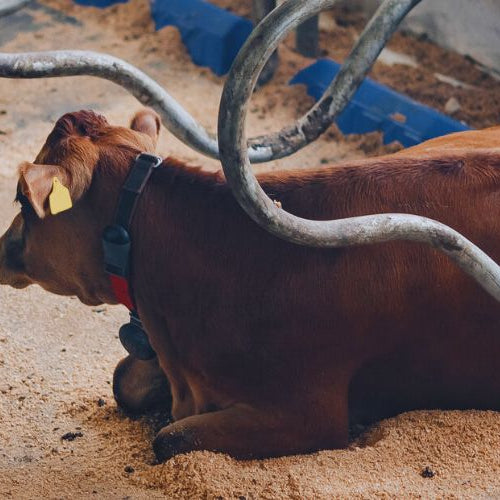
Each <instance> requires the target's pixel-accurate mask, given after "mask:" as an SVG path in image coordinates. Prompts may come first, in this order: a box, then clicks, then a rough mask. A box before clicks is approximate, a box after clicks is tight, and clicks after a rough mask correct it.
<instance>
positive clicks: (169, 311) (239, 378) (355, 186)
mask: <svg viewBox="0 0 500 500" xmlns="http://www.w3.org/2000/svg"><path fill="white" fill-rule="evenodd" d="M145 117H146V118H147V114H145ZM146 118H143V119H142V120H141V119H138V120H136V122H135V125H134V124H133V126H134V129H135V130H139V131H142V132H144V133H139V132H131V131H127V130H126V129H121V128H118V127H110V126H108V125H107V124H106V125H102V126H101V128H99V127H98V129H99V130H100V131H101V132H99V133H97V134H94V138H93V139H92V140H91V141H90V142H89V144H88V147H89V148H90V147H92V148H94V149H93V150H92V151H93V154H94V153H96V152H97V153H96V154H97V155H98V158H99V159H98V161H97V164H96V165H93V166H92V168H93V169H94V174H93V180H92V183H91V186H90V188H88V189H87V191H86V193H85V194H84V195H83V196H82V197H81V199H80V200H79V201H78V202H77V203H76V205H75V207H74V208H73V209H72V210H70V211H68V212H67V213H66V214H65V215H61V216H55V217H46V218H45V219H43V220H37V221H32V228H31V233H30V234H29V235H28V236H27V237H26V240H29V238H30V237H31V238H36V243H35V242H34V240H33V242H32V243H31V247H33V246H34V245H38V248H41V247H43V245H44V238H46V237H47V236H44V235H46V234H47V233H46V232H45V231H46V227H48V226H47V224H48V223H49V221H50V220H51V219H52V224H53V225H54V226H58V225H59V226H60V225H61V224H63V221H64V220H66V219H68V221H69V222H68V224H70V223H74V222H75V220H77V221H78V220H80V219H74V218H76V217H80V218H84V216H85V214H89V213H92V218H93V219H92V220H93V226H92V227H88V225H89V224H90V222H89V221H88V217H87V219H85V220H86V221H87V222H86V224H87V226H84V227H85V231H87V233H86V234H87V239H88V240H89V242H90V243H89V250H88V251H89V252H90V254H89V256H87V257H86V260H85V259H83V261H85V262H83V261H82V262H77V263H72V264H71V265H72V266H80V267H82V266H83V267H85V266H86V267H85V269H86V271H85V273H83V272H80V274H79V277H78V278H75V280H76V281H78V287H79V288H85V287H90V286H92V287H94V290H93V291H85V292H82V296H85V297H90V296H92V297H94V298H95V301H98V298H99V297H103V300H106V301H108V302H113V297H111V296H110V290H109V286H108V285H107V284H105V275H104V273H103V267H102V254H101V253H100V250H98V249H97V248H98V241H99V235H100V232H101V231H102V228H103V227H104V226H105V225H106V224H108V223H110V222H111V220H112V217H113V210H114V206H115V204H116V199H117V195H118V192H119V188H120V186H121V184H122V183H123V180H124V177H125V175H126V172H127V169H128V168H129V167H130V165H131V163H132V161H133V158H134V157H135V155H136V154H137V152H138V151H140V150H141V149H147V148H149V149H151V147H152V142H151V141H149V142H148V140H149V136H151V138H153V141H154V140H155V137H153V136H154V134H155V132H156V133H157V130H156V131H154V130H153V129H154V127H153V126H152V122H151V119H152V118H151V116H150V117H149V122H148V123H146V124H144V122H143V120H144V119H146ZM103 130H106V133H104V132H102V131H103ZM133 134H136V135H133ZM146 136H147V137H146ZM499 142H500V128H493V129H489V130H485V131H481V132H467V133H462V134H456V135H452V136H448V137H445V138H441V139H437V140H433V141H429V142H427V143H425V144H423V145H420V146H418V147H415V148H412V149H408V150H405V151H402V152H400V153H398V154H396V155H391V156H386V157H382V158H376V159H369V160H364V161H360V162H356V163H352V164H349V165H339V166H332V167H322V168H321V169H318V170H313V171H294V172H285V171H283V172H277V173H272V174H265V175H262V176H260V177H259V180H260V182H261V184H262V186H263V187H264V189H265V191H266V192H267V193H268V194H269V195H270V196H271V197H272V198H273V199H275V200H278V201H280V202H281V204H282V206H283V208H284V209H285V210H287V211H289V212H291V213H294V214H296V215H299V216H302V217H306V218H311V219H320V220H327V219H336V218H341V217H352V216H358V215H367V214H374V213H383V212H400V213H413V214H418V215H423V216H426V217H430V218H433V219H437V220H439V221H441V222H443V223H445V224H448V225H449V226H451V227H452V228H454V229H456V230H457V231H459V232H461V233H462V234H463V235H464V236H466V237H467V238H469V239H470V240H472V241H473V242H474V243H476V244H477V245H478V246H479V247H480V248H482V249H483V250H484V251H485V252H486V253H488V254H489V255H490V256H491V257H492V258H493V259H494V260H495V261H497V262H500V237H499V231H500V150H499V149H498V148H497V144H498V143H499ZM60 147H61V142H60V141H59V140H54V141H53V142H52V143H51V141H49V142H48V144H47V145H46V146H45V147H44V150H42V153H41V155H42V158H39V159H38V160H37V161H38V162H39V163H40V162H43V163H51V164H56V165H59V164H64V165H68V163H64V161H65V159H64V158H62V159H61V158H59V161H60V162H59V163H58V162H57V160H58V157H57V151H55V150H56V149H57V148H60ZM65 154H66V155H71V151H70V150H68V151H66V153H65ZM88 157H92V154H89V155H88ZM61 161H62V163H61ZM70 164H71V162H70ZM71 165H73V164H71ZM74 165H75V166H72V167H71V168H72V169H73V168H80V167H77V166H76V163H75V164H74ZM56 222H57V224H56ZM33 227H36V228H38V229H36V230H33ZM56 229H57V228H56ZM56 229H54V231H56ZM66 230H67V229H66ZM79 238H82V234H81V232H80V236H79ZM132 241H133V256H132V279H131V281H132V285H133V289H134V295H135V299H136V301H137V304H138V309H139V313H140V315H141V318H142V320H143V323H144V325H145V327H146V329H147V331H148V335H149V337H150V341H151V343H152V345H153V347H154V348H155V350H156V352H157V353H158V358H159V362H160V365H161V367H162V369H163V371H164V373H165V374H166V375H167V378H168V381H169V384H170V389H171V392H172V415H173V417H174V419H175V420H176V421H175V423H173V424H171V425H169V426H167V427H165V428H164V429H163V430H162V431H161V432H160V434H159V435H158V437H157V438H156V440H155V444H154V445H155V451H156V453H157V455H158V457H159V459H166V458H168V457H170V456H172V455H174V454H175V453H178V452H185V451H191V450H194V449H211V450H218V451H224V452H228V453H231V454H233V455H234V456H237V457H255V456H274V455H281V454H288V453H299V452H306V451H310V450H314V449H320V448H327V447H339V446H344V445H345V444H346V443H347V435H348V414H349V409H348V404H349V406H350V415H351V417H353V418H356V419H363V420H365V419H373V418H378V417H381V416H386V415H392V414H395V413H397V412H400V411H404V410H407V409H413V408H466V407H474V408H490V409H497V410H498V409H500V375H499V374H498V366H497V365H498V358H499V356H500V307H499V305H498V303H496V302H495V301H494V299H492V298H491V297H490V296H488V295H487V294H486V293H485V292H484V291H483V290H482V289H481V288H480V287H479V286H478V285H477V284H476V283H475V282H473V281H472V280H471V279H470V278H469V277H467V276H466V275H465V274H463V273H462V272H461V271H460V270H459V269H458V268H457V267H456V266H454V265H453V264H452V263H451V262H450V261H449V260H448V258H447V257H445V256H443V255H442V254H440V253H438V252H437V251H436V250H433V249H432V248H430V247H427V246H424V245H420V244H415V243H406V242H398V243H388V244H378V245H372V246H365V247H356V248H346V249H314V248H304V247H300V246H296V245H293V244H290V243H287V242H284V241H281V240H279V239H277V238H275V237H273V236H271V235H270V234H268V233H266V232H265V231H264V230H263V229H261V228H260V227H258V226H257V225H256V224H255V223H254V222H253V221H251V220H250V218H249V217H248V216H247V215H246V214H245V213H244V212H243V211H242V209H241V208H240V207H239V206H238V204H237V203H236V202H235V200H234V198H233V197H232V195H231V193H230V191H229V189H228V188H227V186H226V184H225V182H224V180H223V178H222V175H221V174H219V173H214V174H212V173H206V172H203V171H201V170H200V169H196V168H191V167H187V166H186V165H184V164H183V163H181V162H179V161H176V160H174V159H169V158H168V159H166V160H165V161H164V163H163V166H162V167H161V168H159V169H158V170H157V171H155V172H154V174H153V176H152V178H151V179H150V181H149V183H148V186H147V188H146V190H145V192H144V194H143V196H142V197H141V199H140V201H139V205H138V209H137V212H136V215H135V217H134V221H133V226H132ZM8 243H9V241H8V237H7V236H4V238H3V239H2V252H3V254H2V255H3V257H2V258H3V261H2V262H3V266H2V268H5V267H7V264H6V257H5V253H6V250H5V248H7V246H8ZM27 245H28V246H29V245H30V244H28V243H27ZM31 253H32V255H35V252H34V251H32V252H31ZM45 253H46V252H45ZM45 253H43V252H42V255H45ZM60 259H61V257H60ZM52 265H55V264H52ZM60 265H61V266H64V265H65V264H64V262H61V263H60ZM65 269H66V270H65V272H66V273H70V274H71V273H73V274H75V273H78V272H79V268H78V267H74V268H72V269H70V268H69V267H66V268H65ZM10 273H11V275H15V276H18V275H19V273H18V272H17V274H16V272H14V271H12V269H11V270H10ZM63 274H64V273H63ZM83 274H85V276H89V275H90V276H92V277H96V276H98V278H95V279H94V281H93V282H92V284H90V283H87V282H86V281H85V279H84V278H82V277H81V275H83ZM26 275H27V273H26V272H24V275H23V276H24V278H25V279H27V278H26ZM0 276H4V277H3V278H2V281H3V282H4V283H8V279H7V278H5V271H4V270H2V274H1V275H0ZM28 278H29V276H28ZM10 279H11V281H12V282H14V281H15V280H14V278H12V277H11V278H10ZM32 281H33V279H32ZM34 281H37V280H34ZM37 282H40V281H39V280H38V281H37ZM10 284H12V283H10ZM42 284H43V283H42ZM58 286H59V288H57V287H56V286H53V287H52V288H57V290H56V292H57V293H64V292H61V288H64V287H63V285H61V284H58ZM46 288H48V289H51V288H50V287H48V286H47V287H46ZM72 290H73V289H71V290H70V288H68V293H75V292H74V291H72ZM89 302H91V301H89ZM129 362H130V360H129V361H127V364H126V365H127V366H128V363H129ZM136 370H137V369H136ZM125 371H126V369H125V365H122V367H121V368H120V373H122V372H125ZM130 373H132V372H130ZM120 376H121V375H120ZM131 377H132V376H131ZM134 377H135V375H134ZM156 377H157V376H156ZM155 380H156V382H155V384H156V385H157V386H158V387H160V386H161V383H160V382H158V380H157V378H156V379H155ZM118 386H119V383H118V384H117V387H118ZM162 390H163V392H165V390H166V389H165V388H164V387H163V389H162ZM120 391H121V392H123V394H120V396H119V397H117V400H118V401H122V400H123V401H125V400H126V397H127V394H126V390H121V389H120ZM120 391H118V392H120Z"/></svg>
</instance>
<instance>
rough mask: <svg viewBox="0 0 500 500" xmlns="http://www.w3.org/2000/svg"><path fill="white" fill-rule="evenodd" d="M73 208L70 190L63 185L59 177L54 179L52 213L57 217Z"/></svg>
mask: <svg viewBox="0 0 500 500" xmlns="http://www.w3.org/2000/svg"><path fill="white" fill-rule="evenodd" d="M72 206H73V203H72V201H71V196H70V194H69V190H68V188H67V187H66V186H64V185H63V184H61V183H60V182H59V179H58V178H57V177H54V179H52V192H51V193H50V195H49V207H50V213H51V214H52V215H56V214H58V213H60V212H64V211H65V210H69V209H70V208H71V207H72Z"/></svg>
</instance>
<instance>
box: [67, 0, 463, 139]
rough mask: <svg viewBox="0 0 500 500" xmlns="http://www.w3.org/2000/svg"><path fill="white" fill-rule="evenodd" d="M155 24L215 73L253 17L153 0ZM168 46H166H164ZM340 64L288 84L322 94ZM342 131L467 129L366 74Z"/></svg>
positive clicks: (404, 134) (101, 0)
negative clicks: (171, 30) (176, 34)
mask: <svg viewBox="0 0 500 500" xmlns="http://www.w3.org/2000/svg"><path fill="white" fill-rule="evenodd" d="M75 2H77V3H79V4H82V5H93V6H96V7H107V6H109V5H111V4H114V3H124V2H127V0H75ZM151 14H152V16H153V18H154V21H155V25H156V29H157V30H159V29H161V28H163V27H164V26H176V27H177V28H178V29H179V31H180V33H181V36H182V40H183V42H184V44H185V45H186V47H187V49H188V51H189V54H190V56H191V58H192V60H193V62H194V63H195V64H198V65H199V66H208V67H209V68H210V69H211V70H212V71H213V72H214V73H216V74H217V75H223V74H225V73H227V72H228V71H229V68H230V67H231V64H232V62H233V60H234V58H235V57H236V54H237V53H238V51H239V50H240V48H241V47H242V45H243V44H244V43H245V40H246V39H247V37H248V35H249V34H250V33H251V31H252V23H251V22H250V21H248V20H246V19H243V18H241V17H238V16H236V15H234V14H231V13H230V12H227V11H226V10H224V9H221V8H219V7H216V6H215V5H212V4H210V3H208V2H206V1H204V0H151ZM166 50H167V48H166ZM339 69H340V64H338V63H336V62H334V61H332V60H330V59H320V60H319V61H317V62H315V63H314V64H312V65H311V66H309V67H307V68H306V69H304V70H302V71H300V72H299V73H298V74H297V75H296V76H295V77H294V78H293V79H292V80H291V81H290V84H291V85H293V84H298V83H302V84H305V85H306V86H307V91H308V93H309V95H311V96H312V97H314V98H315V99H319V98H320V97H321V96H322V95H323V93H324V91H325V90H326V88H327V87H328V85H329V84H330V82H331V81H332V80H333V78H334V77H335V75H336V74H337V73H338V71H339ZM337 124H338V126H339V127H340V129H341V130H342V132H343V133H344V134H364V133H367V132H373V131H375V130H380V131H382V132H383V134H384V142H385V143H386V144H387V143H390V142H393V141H399V142H400V143H401V144H403V146H405V147H408V146H413V145H415V144H419V143H420V142H423V141H425V140H427V139H432V138H433V137H439V136H442V135H446V134H449V133H452V132H458V131H462V130H469V127H468V126H467V125H464V124H463V123H460V122H458V121H456V120H453V119H452V118H449V117H448V116H446V115H444V114H442V113H439V112H437V111H436V110H434V109H432V108H430V107H427V106H424V105H423V104H420V103H418V102H416V101H413V100H412V99H410V98H408V97H406V96H404V95H402V94H399V93H398V92H395V91H394V90H391V89H390V88H389V87H386V86H385V85H381V84H379V83H376V82H375V81H373V80H371V79H370V78H367V79H366V80H365V81H364V82H363V83H362V84H361V86H360V88H359V89H358V92H357V93H356V94H355V96H354V98H353V99H352V101H351V102H350V103H349V105H348V106H347V108H346V109H345V110H344V112H343V113H342V114H341V115H340V117H339V118H338V120H337Z"/></svg>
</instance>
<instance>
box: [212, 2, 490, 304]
mask: <svg viewBox="0 0 500 500" xmlns="http://www.w3.org/2000/svg"><path fill="white" fill-rule="evenodd" d="M333 3H334V0H310V1H308V2H302V1H301V0H297V1H295V0H292V1H290V2H287V3H285V4H283V5H282V6H281V7H280V8H278V9H276V10H275V11H273V12H272V13H271V14H270V15H269V16H268V17H267V18H266V19H265V20H264V21H263V22H262V23H261V24H260V25H259V26H258V27H257V28H256V29H255V30H254V32H253V33H252V35H251V36H250V38H249V39H248V41H247V43H246V44H245V46H244V47H243V48H242V50H241V51H240V53H239V54H238V57H237V58H236V60H235V62H234V64H233V67H232V68H231V71H230V73H229V76H228V79H227V81H226V85H225V87H224V91H223V94H222V100H221V107H220V111H219V129H218V130H219V145H220V153H221V161H222V165H223V168H224V173H225V175H226V178H227V181H228V183H229V185H230V186H231V188H232V190H233V193H234V195H235V196H236V198H237V199H238V201H239V203H240V204H241V206H242V207H243V208H244V209H245V210H246V212H247V213H248V214H249V215H250V217H251V218H252V219H254V220H255V221H256V222H257V223H258V224H260V225H261V226H262V227H263V228H265V229H267V230H268V231H269V232H271V233H273V234H274V235H276V236H278V237H280V238H283V239H285V240H288V241H291V242H294V243H297V244H300V245H307V246H314V247H345V246H351V245H366V244H370V243H381V242H387V241H393V240H408V241H416V242H421V243H427V244H429V245H431V246H433V247H434V248H437V249H439V250H441V251H442V252H444V253H445V254H446V255H448V256H449V257H450V258H451V259H452V260H453V261H454V262H455V263H456V264H457V265H458V266H459V267H460V268H461V269H462V270H463V271H465V272H466V273H468V274H469V275H470V276H472V277H473V278H474V279H475V280H476V281H477V282H478V283H479V284H480V285H481V286H482V287H483V288H484V289H485V290H486V291H487V292H488V293H490V294H491V295H492V296H493V297H495V298H496V299H497V300H499V301H500V267H499V266H498V265H497V264H496V263H495V262H494V261H493V260H492V259H491V258H490V257H488V256H487V255H486V254H485V253H484V252H483V251H482V250H480V249H479V248H478V247H476V246H475V245H474V244H472V243H471V242H470V241H469V240H467V239H466V238H464V237H463V236H462V235H461V234H460V233H458V232H456V231H454V230H453V229H451V228H450V227H448V226H445V225H444V224H441V223H439V222H437V221H435V220H431V219H427V218H425V217H419V216H416V215H408V214H378V215H370V216H363V217H353V218H348V219H339V220H333V221H312V220H306V219H302V218H300V217H296V216H294V215H292V214H290V213H288V212H286V211H285V210H282V209H280V208H278V207H277V206H276V205H275V204H274V203H273V202H272V201H271V200H270V199H269V198H268V196H267V195H266V194H265V193H264V191H263V190H262V188H261V187H260V185H259V183H258V182H257V179H256V178H255V176H254V175H253V173H252V170H251V167H250V162H249V159H248V148H247V140H246V138H245V117H246V113H247V106H248V100H249V98H250V96H251V94H252V91H253V88H254V86H255V82H256V79H257V76H258V74H259V72H260V70H261V69H262V67H263V65H264V64H265V62H266V61H267V58H268V57H269V56H270V54H272V52H273V50H274V49H275V47H276V45H277V43H278V42H279V40H280V39H281V38H283V37H284V36H285V35H286V33H287V32H288V31H290V30H291V29H293V28H295V27H296V26H297V25H298V24H299V23H300V22H301V21H302V20H303V19H304V18H306V17H307V16H309V15H314V14H316V13H318V12H319V11H320V10H321V9H322V8H324V7H329V6H331V5H332V4H333ZM416 3H418V2H416V1H410V0H385V2H384V3H383V5H382V6H381V7H380V9H379V10H378V11H377V13H376V15H375V16H374V18H373V19H372V21H371V22H370V23H369V25H368V26H367V28H366V30H365V34H366V33H367V32H373V31H374V30H376V29H377V26H384V25H387V23H389V24H390V23H391V20H392V19H394V17H395V16H396V17H398V16H401V15H403V12H406V11H407V10H409V8H410V6H412V5H415V4H416ZM362 38H363V37H362ZM360 43H361V40H360ZM376 45H377V48H376V49H375V48H370V47H366V50H367V51H368V52H370V51H371V53H370V57H373V58H374V57H376V54H374V52H376V51H378V50H379V48H378V47H379V46H380V44H379V43H377V44H376ZM358 47H359V44H358ZM358 47H357V48H358ZM357 48H356V49H354V54H353V55H354V57H351V58H350V60H349V61H348V63H347V64H348V65H350V67H351V68H358V67H359V66H363V60H361V61H360V59H363V54H364V53H365V52H363V51H357V52H356V50H357ZM347 64H346V65H347ZM349 78H352V76H349V69H348V68H347V69H345V66H344V68H343V71H342V72H341V74H340V75H339V76H338V77H337V80H336V81H335V82H334V84H333V88H335V87H336V84H337V82H338V80H342V79H344V80H345V79H349ZM345 99H349V95H346V94H345V93H340V94H339V96H337V97H331V98H328V97H327V98H326V100H325V99H322V100H321V101H319V103H318V106H317V107H316V109H317V111H318V112H320V111H321V110H323V109H324V108H325V107H326V106H329V107H330V108H331V107H332V106H336V105H337V104H335V103H336V102H338V101H339V100H341V101H343V100H345Z"/></svg>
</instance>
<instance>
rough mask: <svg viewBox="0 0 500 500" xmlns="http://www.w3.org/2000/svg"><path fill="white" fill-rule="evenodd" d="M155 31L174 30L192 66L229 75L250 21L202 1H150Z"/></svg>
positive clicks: (247, 31)
mask: <svg viewBox="0 0 500 500" xmlns="http://www.w3.org/2000/svg"><path fill="white" fill-rule="evenodd" d="M151 13H152V15H153V19H154V20H155V24H156V29H160V28H163V27H164V26H170V25H172V26H176V27H177V28H178V29H179V31H180V33H181V37H182V41H183V42H184V44H185V45H186V47H187V49H188V51H189V54H190V55H191V58H192V59H193V62H194V63H195V64H198V65H200V66H208V67H210V69H212V71H213V72H214V73H215V74H217V75H223V74H225V73H227V72H228V71H229V68H230V67H231V64H232V62H233V60H234V58H235V57H236V54H237V53H238V51H239V50H240V48H241V47H242V46H243V44H244V43H245V40H246V39H247V37H248V35H249V34H250V33H251V31H252V29H253V25H252V23H251V22H250V21H248V20H246V19H243V18H241V17H238V16H235V15H234V14H231V13H230V12H227V11H226V10H224V9H221V8H219V7H216V6H215V5H212V4H210V3H207V2H204V1H202V0H151Z"/></svg>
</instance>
